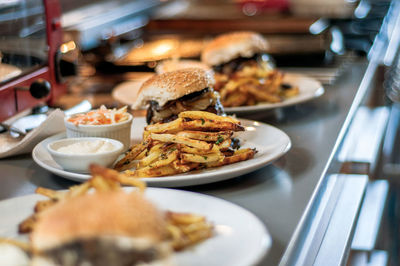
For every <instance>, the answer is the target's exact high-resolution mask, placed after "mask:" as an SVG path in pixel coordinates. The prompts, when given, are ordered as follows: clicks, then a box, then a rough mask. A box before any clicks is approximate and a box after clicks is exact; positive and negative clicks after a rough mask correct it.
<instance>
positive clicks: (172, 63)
mask: <svg viewBox="0 0 400 266" xmlns="http://www.w3.org/2000/svg"><path fill="white" fill-rule="evenodd" d="M185 68H201V69H204V70H206V71H212V70H211V68H210V67H209V66H208V65H206V64H204V63H202V62H200V61H195V60H176V59H175V60H174V59H172V60H165V61H162V62H160V63H159V64H157V66H156V69H155V70H156V73H157V74H163V73H166V72H171V71H175V70H179V69H185Z"/></svg>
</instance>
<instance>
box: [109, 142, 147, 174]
mask: <svg viewBox="0 0 400 266" xmlns="http://www.w3.org/2000/svg"><path fill="white" fill-rule="evenodd" d="M149 145H150V141H149V140H147V141H143V142H141V143H139V144H137V145H135V146H133V147H132V149H131V150H130V151H129V152H128V153H127V154H126V155H125V157H124V158H122V159H121V160H119V161H118V162H117V163H116V164H115V166H114V169H116V170H118V171H124V170H126V169H130V168H132V167H133V164H134V160H135V159H136V157H137V156H138V155H139V154H140V153H141V152H143V151H144V150H145V149H147V147H149Z"/></svg>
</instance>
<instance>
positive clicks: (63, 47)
mask: <svg viewBox="0 0 400 266" xmlns="http://www.w3.org/2000/svg"><path fill="white" fill-rule="evenodd" d="M75 48H76V44H75V42H74V41H69V42H67V43H64V44H62V45H61V46H60V51H61V53H63V54H65V53H68V52H70V51H72V50H75Z"/></svg>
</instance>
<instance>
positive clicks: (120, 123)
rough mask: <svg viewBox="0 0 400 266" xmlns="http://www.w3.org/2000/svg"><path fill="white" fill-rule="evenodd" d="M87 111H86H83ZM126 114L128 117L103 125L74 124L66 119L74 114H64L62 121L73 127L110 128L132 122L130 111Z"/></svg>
mask: <svg viewBox="0 0 400 266" xmlns="http://www.w3.org/2000/svg"><path fill="white" fill-rule="evenodd" d="M85 113H87V112H85ZM85 113H78V114H85ZM78 114H74V115H78ZM126 114H127V115H128V119H127V120H124V121H122V122H117V123H114V124H105V125H80V124H78V125H75V124H74V123H72V122H70V121H68V119H69V118H71V117H72V116H74V115H71V116H66V117H64V123H65V125H66V126H67V127H68V126H69V127H73V128H112V127H119V126H124V125H126V124H130V123H132V120H133V115H131V114H130V113H126Z"/></svg>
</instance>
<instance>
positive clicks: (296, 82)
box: [225, 73, 325, 114]
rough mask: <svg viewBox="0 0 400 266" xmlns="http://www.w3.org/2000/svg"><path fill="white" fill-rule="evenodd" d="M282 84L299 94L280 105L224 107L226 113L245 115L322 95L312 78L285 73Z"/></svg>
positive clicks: (316, 82) (318, 84) (322, 91)
mask: <svg viewBox="0 0 400 266" xmlns="http://www.w3.org/2000/svg"><path fill="white" fill-rule="evenodd" d="M283 82H284V83H287V84H291V85H293V86H298V87H299V91H300V92H299V94H298V95H297V96H295V97H292V98H289V99H286V100H284V101H282V102H280V103H260V104H257V105H251V106H238V107H225V111H226V112H227V113H236V114H245V113H254V112H259V111H266V110H271V109H274V108H279V107H285V106H291V105H295V104H299V103H302V102H305V101H309V100H312V99H314V98H317V97H319V96H321V95H322V94H324V92H325V90H324V88H323V87H322V84H321V83H320V82H319V81H318V80H316V79H313V78H310V77H308V76H305V75H301V74H295V73H285V76H284V78H283Z"/></svg>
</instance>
